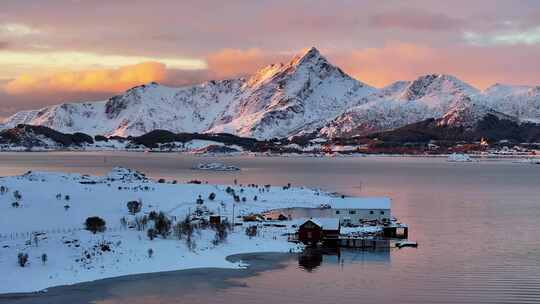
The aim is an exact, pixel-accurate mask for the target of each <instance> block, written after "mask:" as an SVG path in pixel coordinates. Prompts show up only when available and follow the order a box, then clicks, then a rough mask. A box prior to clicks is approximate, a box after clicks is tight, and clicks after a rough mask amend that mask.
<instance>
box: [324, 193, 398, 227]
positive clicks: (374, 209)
mask: <svg viewBox="0 0 540 304" xmlns="http://www.w3.org/2000/svg"><path fill="white" fill-rule="evenodd" d="M327 205H328V206H330V208H331V209H327V210H329V211H331V212H332V213H333V216H334V217H338V218H339V221H340V223H341V224H342V225H343V224H349V223H350V224H358V223H360V222H362V221H366V220H367V221H370V220H379V221H390V219H391V218H392V214H391V211H390V209H391V201H390V198H388V197H345V198H334V199H332V200H330V201H329V202H328V204H327Z"/></svg>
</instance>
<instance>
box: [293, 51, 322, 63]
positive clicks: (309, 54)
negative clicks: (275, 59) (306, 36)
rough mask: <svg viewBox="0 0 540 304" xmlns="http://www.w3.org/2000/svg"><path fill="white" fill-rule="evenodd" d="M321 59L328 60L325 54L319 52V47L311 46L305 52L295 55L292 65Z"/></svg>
mask: <svg viewBox="0 0 540 304" xmlns="http://www.w3.org/2000/svg"><path fill="white" fill-rule="evenodd" d="M319 60H322V61H325V62H328V60H327V59H326V58H325V57H324V56H323V55H321V53H320V52H319V50H318V49H317V48H315V47H311V48H310V49H308V50H307V51H305V52H304V53H302V54H299V55H297V56H295V57H294V58H293V59H292V60H291V65H301V64H308V63H316V62H317V61H319Z"/></svg>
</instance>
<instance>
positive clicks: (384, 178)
mask: <svg viewBox="0 0 540 304" xmlns="http://www.w3.org/2000/svg"><path fill="white" fill-rule="evenodd" d="M216 160H219V161H223V162H226V163H229V164H234V165H237V166H240V167H241V168H242V171H241V172H238V173H226V172H221V173H218V172H203V171H194V170H191V167H192V166H193V165H195V164H197V163H198V162H209V161H216ZM112 166H127V167H132V168H136V169H139V170H141V171H143V172H146V173H147V174H148V175H149V176H151V177H165V178H169V179H177V180H178V181H188V180H192V179H201V180H206V181H209V182H210V183H232V181H233V179H235V178H237V179H238V181H239V183H259V184H263V183H264V184H273V185H284V184H287V183H288V182H290V183H292V184H293V185H296V186H309V187H318V188H323V189H325V190H328V191H336V192H340V193H345V194H348V195H387V196H390V197H391V198H392V213H393V214H394V215H395V216H396V217H398V218H399V219H400V220H401V221H403V222H405V223H407V224H409V226H410V238H411V239H413V240H416V241H418V242H419V245H420V246H419V248H418V249H412V248H407V249H401V250H391V251H390V252H362V251H344V252H342V253H341V255H340V257H339V258H338V257H337V256H335V255H324V256H315V258H314V259H315V261H314V262H313V261H312V260H309V259H308V262H309V263H310V265H311V264H313V263H314V265H311V267H306V265H305V264H306V260H305V257H302V256H296V255H291V256H289V257H288V258H285V259H284V260H283V264H284V267H280V268H277V269H274V270H269V271H264V272H262V273H259V274H258V275H255V276H247V277H243V276H241V277H237V278H234V279H232V280H234V282H235V284H232V285H230V286H229V285H227V287H226V288H215V287H212V286H210V285H209V286H207V287H205V288H193V289H191V290H186V289H185V288H178V289H175V287H174V286H175V285H174V280H173V282H172V283H169V284H166V285H163V284H162V282H160V281H159V280H158V279H156V278H152V277H150V278H148V277H145V278H144V280H143V279H140V280H137V279H135V280H131V281H128V282H123V283H122V284H121V288H119V286H120V285H119V284H115V283H114V282H112V283H110V284H108V285H107V286H109V287H108V288H109V290H108V291H107V292H100V294H99V295H96V297H95V301H96V303H210V302H211V303H233V302H234V303H239V304H242V303H265V304H269V303H311V304H318V303H540V233H539V231H540V166H539V165H531V164H517V163H512V162H511V161H482V162H478V163H476V162H475V163H448V162H446V160H445V159H419V158H387V157H367V158H337V159H322V158H255V157H227V158H207V157H204V158H202V157H194V156H183V155H178V154H142V153H1V154H0V175H13V174H20V173H23V172H25V171H27V170H53V171H70V172H82V173H90V174H103V173H105V172H106V171H108V170H109V169H110V168H111V167H112ZM309 258H310V259H313V257H309ZM317 264H320V265H318V266H317ZM306 268H309V271H307V270H306ZM193 280H195V281H196V280H201V281H205V280H207V279H205V277H204V275H203V276H201V275H199V276H195V277H194V279H193ZM178 284H179V286H180V285H181V284H182V283H181V282H180V281H178ZM90 286H91V285H90ZM88 288H91V287H88ZM135 289H137V297H135V296H133V292H132V290H135ZM165 289H166V292H165ZM105 290H107V288H105ZM130 290H131V291H130ZM86 292H89V291H88V290H86ZM58 302H59V303H60V300H59V301H58ZM35 303H38V302H35ZM51 303H54V302H51Z"/></svg>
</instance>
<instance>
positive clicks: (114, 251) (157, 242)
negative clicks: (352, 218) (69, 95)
mask: <svg viewBox="0 0 540 304" xmlns="http://www.w3.org/2000/svg"><path fill="white" fill-rule="evenodd" d="M330 199H336V197H332V196H331V195H330V194H328V193H324V192H321V191H319V190H316V189H307V188H295V187H291V186H290V185H287V186H282V187H275V186H270V185H254V184H244V185H241V184H237V185H231V186H226V185H209V184H204V183H203V184H177V183H173V182H167V181H164V180H160V181H159V182H155V181H153V180H151V179H149V178H147V177H146V176H145V175H144V174H143V173H140V172H137V171H134V170H130V169H125V168H114V169H113V170H112V171H111V172H110V173H108V174H107V175H105V176H89V175H81V174H72V173H70V174H68V173H54V172H28V173H26V174H24V175H21V176H10V177H3V178H0V270H1V272H2V273H4V274H8V275H4V276H1V277H0V293H16V292H32V291H39V290H43V289H46V288H48V287H51V286H59V285H67V284H74V283H78V282H85V281H92V280H98V279H103V278H110V277H117V276H122V275H130V274H140V273H149V272H160V271H170V270H181V269H188V268H198V267H221V268H239V267H243V266H244V265H243V264H242V263H231V262H228V261H227V260H226V257H227V256H229V255H232V254H240V253H250V252H270V251H271V252H290V251H298V250H301V249H302V246H301V245H298V244H295V243H291V242H288V241H287V239H288V233H291V232H294V230H295V228H294V227H296V226H294V225H292V221H290V222H287V221H285V222H280V223H279V224H277V223H274V224H272V222H265V223H264V224H263V223H260V222H257V221H255V222H248V219H247V218H249V216H248V215H253V214H258V213H259V214H260V213H263V212H264V211H267V210H273V209H276V208H290V207H313V208H318V207H320V206H321V204H323V203H327V202H329V200H330ZM98 218H99V219H98ZM244 220H246V222H244ZM216 221H217V223H218V224H216V223H215V222H216ZM254 226H256V227H257V228H253V227H254ZM88 229H90V230H88ZM362 229H365V230H366V232H373V231H376V230H377V227H373V226H369V227H367V226H366V227H357V228H356V229H351V228H349V230H350V231H349V230H348V232H350V233H358V232H359V231H362ZM92 230H93V231H94V232H95V233H93V232H92Z"/></svg>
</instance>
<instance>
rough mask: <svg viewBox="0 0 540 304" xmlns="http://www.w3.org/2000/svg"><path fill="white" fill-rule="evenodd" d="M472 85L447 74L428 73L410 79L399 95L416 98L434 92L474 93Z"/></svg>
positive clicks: (475, 90)
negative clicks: (412, 79)
mask: <svg viewBox="0 0 540 304" xmlns="http://www.w3.org/2000/svg"><path fill="white" fill-rule="evenodd" d="M478 92H479V91H478V90H477V89H476V88H474V87H473V86H471V85H469V84H467V83H465V82H464V81H461V80H460V79H458V78H457V77H455V76H452V75H447V74H428V75H423V76H420V77H418V78H417V79H416V80H414V81H412V82H411V83H410V84H409V86H408V87H407V88H406V89H405V91H404V92H403V94H402V95H401V99H402V100H418V99H421V98H423V97H425V96H429V95H434V94H452V95H455V94H476V93H478Z"/></svg>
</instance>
